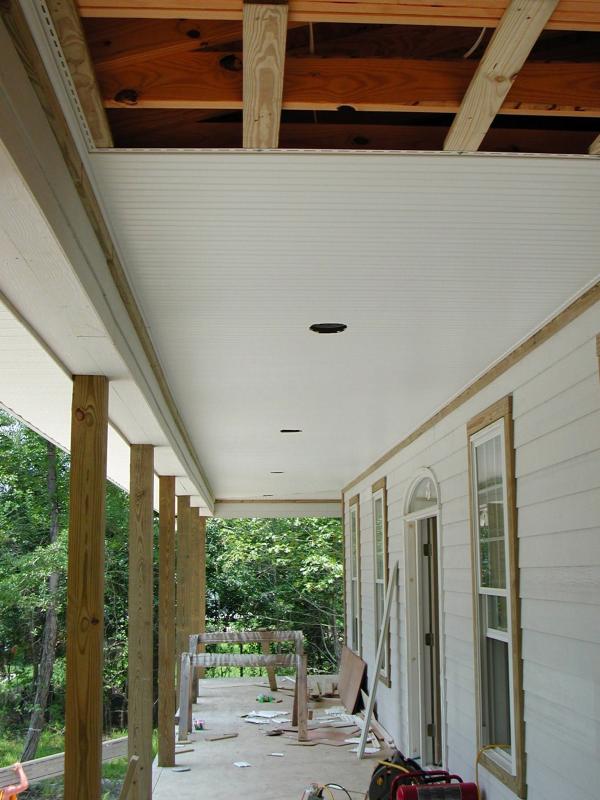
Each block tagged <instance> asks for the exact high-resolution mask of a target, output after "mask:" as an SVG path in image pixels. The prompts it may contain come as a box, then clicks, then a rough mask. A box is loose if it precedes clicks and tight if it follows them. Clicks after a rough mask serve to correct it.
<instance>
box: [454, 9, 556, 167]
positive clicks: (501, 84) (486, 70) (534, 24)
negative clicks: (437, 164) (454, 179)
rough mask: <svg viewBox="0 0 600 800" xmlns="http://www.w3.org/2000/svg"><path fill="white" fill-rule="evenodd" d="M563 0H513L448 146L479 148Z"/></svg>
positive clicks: (462, 105)
mask: <svg viewBox="0 0 600 800" xmlns="http://www.w3.org/2000/svg"><path fill="white" fill-rule="evenodd" d="M558 2H559V0H512V2H511V3H510V5H509V6H508V7H507V9H506V12H505V14H504V16H503V17H502V20H501V22H500V25H499V26H498V27H497V28H496V31H495V32H494V35H493V36H492V39H491V40H490V43H489V45H488V46H487V48H486V51H485V53H484V54H483V57H482V59H481V61H480V62H479V65H478V67H477V71H476V72H475V75H474V76H473V79H472V81H471V83H470V84H469V88H468V89H467V91H466V93H465V96H464V98H463V101H462V103H461V106H460V110H459V112H458V114H457V115H456V117H455V119H454V122H453V123H452V126H451V128H450V131H449V132H448V136H447V137H446V141H445V142H444V150H460V151H473V150H478V149H479V146H480V145H481V143H482V141H483V139H484V137H485V135H486V133H487V131H488V130H489V128H490V125H491V124H492V122H493V121H494V117H495V116H496V114H497V113H498V112H499V111H500V109H501V108H502V106H503V104H504V102H505V100H506V98H507V95H508V93H509V92H510V90H511V88H512V86H513V84H514V82H515V81H516V79H517V77H518V75H519V73H520V71H521V70H522V69H523V66H524V64H525V61H526V59H527V57H528V56H529V54H530V53H531V50H532V48H533V46H534V44H535V43H536V41H537V40H538V38H539V36H540V34H541V32H542V31H543V30H544V28H545V27H546V25H547V23H548V20H549V19H550V17H551V16H552V13H553V11H554V10H555V9H556V7H557V5H558Z"/></svg>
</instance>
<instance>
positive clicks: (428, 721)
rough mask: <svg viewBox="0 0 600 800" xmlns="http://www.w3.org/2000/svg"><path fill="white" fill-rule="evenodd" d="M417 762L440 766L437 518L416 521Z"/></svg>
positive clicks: (440, 723) (440, 721)
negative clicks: (418, 688)
mask: <svg viewBox="0 0 600 800" xmlns="http://www.w3.org/2000/svg"><path fill="white" fill-rule="evenodd" d="M417 534H418V535H417V553H416V556H417V595H418V597H417V609H418V615H419V620H418V623H419V624H418V653H419V657H418V661H419V673H420V674H419V684H420V692H419V694H420V703H419V705H420V718H421V719H420V722H421V724H420V729H421V730H420V734H421V735H420V738H421V763H422V764H423V765H424V766H425V765H440V764H441V763H442V720H441V705H442V703H441V685H440V619H439V607H440V606H439V595H438V542H437V517H427V518H426V519H420V520H418V522H417Z"/></svg>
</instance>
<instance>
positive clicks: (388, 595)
mask: <svg viewBox="0 0 600 800" xmlns="http://www.w3.org/2000/svg"><path fill="white" fill-rule="evenodd" d="M397 582H398V562H397V561H396V563H395V564H394V568H393V569H392V571H391V574H390V579H389V581H388V585H387V589H386V592H385V603H384V606H383V624H382V626H381V630H380V631H379V642H378V643H377V655H376V657H375V664H374V669H375V672H374V674H373V685H372V686H371V694H370V695H369V702H368V704H367V708H366V709H365V724H364V725H363V729H362V733H361V736H360V744H359V745H358V748H357V750H356V755H357V757H358V758H362V757H363V756H364V754H365V747H366V745H367V739H368V736H369V727H370V725H371V717H372V716H373V708H374V706H375V696H376V694H377V684H378V683H379V676H380V673H381V665H382V664H383V650H384V647H385V646H386V643H387V632H388V627H389V624H390V611H391V608H392V599H393V597H394V592H395V590H396V583H397Z"/></svg>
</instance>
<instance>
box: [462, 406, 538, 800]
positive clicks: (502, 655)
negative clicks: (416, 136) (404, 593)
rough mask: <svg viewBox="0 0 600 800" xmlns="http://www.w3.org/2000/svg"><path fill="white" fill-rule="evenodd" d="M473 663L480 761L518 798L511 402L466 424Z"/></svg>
mask: <svg viewBox="0 0 600 800" xmlns="http://www.w3.org/2000/svg"><path fill="white" fill-rule="evenodd" d="M468 434H469V472H470V476H471V481H470V495H471V509H472V515H471V516H472V542H473V566H474V581H473V585H474V620H475V643H476V646H475V666H476V678H477V689H478V703H477V718H478V719H477V728H478V731H477V733H478V748H481V747H486V748H489V749H486V750H485V751H484V752H483V753H482V755H481V763H482V764H483V765H484V766H485V767H486V768H487V769H489V770H490V771H491V772H493V773H494V775H496V777H497V778H499V779H500V780H501V781H502V782H503V783H505V784H506V785H507V786H509V787H510V788H511V789H512V791H514V792H515V793H517V794H518V795H519V796H521V797H522V796H523V793H524V788H525V780H524V768H523V764H524V761H523V749H524V744H523V738H524V737H523V704H522V688H521V648H520V624H519V602H518V568H517V552H516V551H517V530H516V507H515V479H514V450H513V437H512V402H511V398H510V397H506V398H504V399H503V400H501V401H499V402H498V403H496V404H495V405H494V406H492V407H491V408H489V409H487V411H484V412H483V413H482V414H480V415H479V416H478V417H476V418H475V419H474V420H472V421H471V422H470V423H469V425H468Z"/></svg>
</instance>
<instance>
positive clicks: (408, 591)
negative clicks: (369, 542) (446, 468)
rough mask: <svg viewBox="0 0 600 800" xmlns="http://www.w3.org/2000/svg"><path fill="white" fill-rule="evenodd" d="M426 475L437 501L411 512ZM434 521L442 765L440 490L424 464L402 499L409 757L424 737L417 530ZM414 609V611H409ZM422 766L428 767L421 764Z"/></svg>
mask: <svg viewBox="0 0 600 800" xmlns="http://www.w3.org/2000/svg"><path fill="white" fill-rule="evenodd" d="M423 478H429V479H430V480H431V481H432V483H433V485H434V487H435V490H436V498H437V502H434V503H432V505H431V506H428V507H427V508H425V509H423V510H421V511H415V512H413V513H408V509H409V507H410V502H411V500H412V496H413V493H414V490H415V488H416V486H417V484H418V483H419V482H420V481H421V480H423ZM432 518H434V519H435V520H436V536H437V581H438V585H437V595H438V609H437V613H438V620H439V642H438V656H439V661H440V663H439V676H440V730H441V737H442V742H441V754H442V766H446V765H447V763H448V753H447V736H446V686H445V684H446V681H445V652H444V617H443V594H442V547H441V508H440V490H439V485H438V482H437V480H436V477H435V475H434V474H433V472H432V471H431V470H430V469H428V468H426V467H423V468H422V469H420V470H419V471H418V472H417V473H416V474H415V476H414V478H413V480H412V481H411V483H410V486H409V488H408V491H407V493H406V495H405V502H404V569H405V572H404V574H405V580H404V589H405V609H406V618H405V622H406V659H405V664H406V681H407V695H406V696H407V699H408V703H407V711H408V719H407V729H408V751H409V754H410V756H411V757H413V756H415V755H420V754H422V753H423V752H424V743H425V736H424V734H423V727H424V726H423V722H422V720H423V718H424V715H425V709H424V699H423V698H424V692H423V687H422V678H421V675H422V669H421V665H422V654H421V653H420V651H419V638H420V608H419V587H418V568H417V532H418V523H419V522H420V521H422V520H426V519H432ZM413 608H416V609H417V613H416V614H415V613H411V609H413ZM422 766H427V765H425V764H422Z"/></svg>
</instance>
